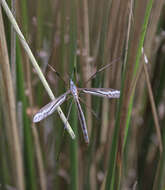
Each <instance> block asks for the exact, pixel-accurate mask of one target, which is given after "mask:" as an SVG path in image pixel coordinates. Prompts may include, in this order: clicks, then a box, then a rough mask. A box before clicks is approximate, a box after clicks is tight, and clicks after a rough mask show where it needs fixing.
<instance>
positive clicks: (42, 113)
mask: <svg viewBox="0 0 165 190" xmlns="http://www.w3.org/2000/svg"><path fill="white" fill-rule="evenodd" d="M69 93H70V90H68V91H67V92H66V93H64V94H62V95H61V96H59V97H58V98H57V99H55V100H53V101H52V102H50V103H48V104H47V105H45V106H44V107H42V108H41V109H40V110H39V111H38V112H37V113H36V114H35V115H34V117H33V122H34V123H37V122H39V121H41V120H43V119H44V118H46V117H47V116H48V115H51V114H52V113H53V112H54V111H55V110H56V109H57V107H58V106H60V105H61V104H62V103H63V102H64V101H65V100H66V97H67V95H68V94H69Z"/></svg>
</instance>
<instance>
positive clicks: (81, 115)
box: [76, 99, 89, 144]
mask: <svg viewBox="0 0 165 190" xmlns="http://www.w3.org/2000/svg"><path fill="white" fill-rule="evenodd" d="M76 105H77V109H78V117H79V120H80V124H81V128H82V131H83V135H84V139H85V142H86V143H87V144H88V143H89V137H88V131H87V126H86V121H85V116H84V113H83V111H82V108H81V105H80V102H79V100H77V99H76Z"/></svg>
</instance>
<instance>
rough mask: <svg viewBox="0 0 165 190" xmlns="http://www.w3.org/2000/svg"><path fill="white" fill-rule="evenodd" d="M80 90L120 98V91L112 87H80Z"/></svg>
mask: <svg viewBox="0 0 165 190" xmlns="http://www.w3.org/2000/svg"><path fill="white" fill-rule="evenodd" d="M78 90H79V91H80V92H84V93H87V94H91V95H95V96H101V97H105V98H119V97H120V91H119V90H114V89H112V88H79V89H78Z"/></svg>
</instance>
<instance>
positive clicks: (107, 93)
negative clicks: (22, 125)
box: [33, 80, 120, 143]
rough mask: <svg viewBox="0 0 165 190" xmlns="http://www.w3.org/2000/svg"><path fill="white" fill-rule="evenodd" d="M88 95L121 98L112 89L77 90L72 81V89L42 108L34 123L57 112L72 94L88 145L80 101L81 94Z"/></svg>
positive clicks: (118, 93)
mask: <svg viewBox="0 0 165 190" xmlns="http://www.w3.org/2000/svg"><path fill="white" fill-rule="evenodd" d="M81 92H82V93H87V94H91V95H95V96H101V97H104V98H119V97H120V91H119V90H114V89H111V88H77V87H76V85H75V84H74V82H73V80H70V89H69V90H68V91H67V92H65V93H64V94H62V95H61V96H59V97H58V98H57V99H55V100H53V101H52V102H50V103H48V104H47V105H45V106H44V107H42V108H41V109H40V110H39V111H38V112H37V113H36V114H35V115H34V117H33V122H34V123H37V122H40V121H41V120H43V119H44V118H46V117H47V116H49V115H51V114H52V113H53V112H54V111H56V109H57V107H58V106H60V105H61V104H62V103H63V102H64V101H65V100H66V99H67V97H68V95H69V94H72V96H73V100H74V102H75V104H76V107H77V110H78V118H79V120H80V125H81V128H82V131H83V135H84V139H85V142H86V143H89V137H88V132H87V126H86V120H85V116H84V113H83V111H82V108H81V105H80V101H79V93H81Z"/></svg>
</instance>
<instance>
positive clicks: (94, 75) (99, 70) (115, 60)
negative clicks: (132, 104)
mask: <svg viewBox="0 0 165 190" xmlns="http://www.w3.org/2000/svg"><path fill="white" fill-rule="evenodd" d="M120 59H121V57H119V58H116V59H114V60H113V61H112V62H111V63H109V64H107V65H105V66H103V67H101V68H100V69H98V70H97V71H96V72H95V73H93V74H92V75H91V76H90V77H89V79H88V80H87V81H85V83H84V84H87V83H88V82H89V81H90V80H92V79H94V78H95V77H96V75H97V74H98V73H100V72H102V71H104V70H105V69H107V68H108V67H110V66H111V65H113V64H114V63H115V62H117V61H119V60H120Z"/></svg>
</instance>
